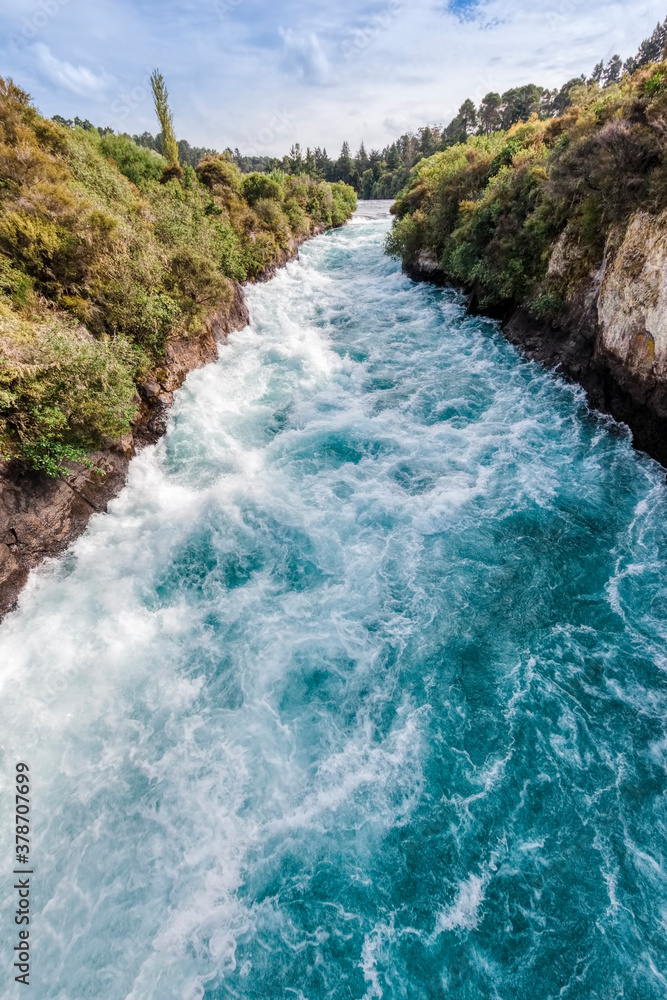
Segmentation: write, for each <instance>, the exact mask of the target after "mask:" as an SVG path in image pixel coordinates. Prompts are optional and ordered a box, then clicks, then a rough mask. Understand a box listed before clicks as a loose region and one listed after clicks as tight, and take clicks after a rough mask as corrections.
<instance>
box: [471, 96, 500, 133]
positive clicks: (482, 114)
mask: <svg viewBox="0 0 667 1000" xmlns="http://www.w3.org/2000/svg"><path fill="white" fill-rule="evenodd" d="M502 103H503V99H502V97H501V96H500V94H497V93H496V92H495V91H494V90H492V91H490V92H489V93H488V94H487V95H486V97H484V98H482V103H481V104H480V106H479V111H478V113H477V118H478V121H479V127H480V129H481V130H482V132H486V134H487V135H489V134H490V133H491V132H497V131H498V129H499V128H500V126H501V123H502V112H501V110H500V109H501V107H502Z"/></svg>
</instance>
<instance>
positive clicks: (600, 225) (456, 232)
mask: <svg viewBox="0 0 667 1000" xmlns="http://www.w3.org/2000/svg"><path fill="white" fill-rule="evenodd" d="M571 97H572V100H573V102H574V103H573V105H572V106H571V107H570V108H568V110H567V111H566V113H565V114H564V115H562V116H561V117H560V118H555V119H550V120H547V121H541V120H538V119H537V117H534V118H532V119H531V120H530V121H528V122H524V123H519V124H517V125H514V126H513V127H512V128H511V129H509V131H507V132H498V133H495V134H493V135H491V136H488V137H475V138H471V139H469V140H468V141H467V142H466V143H465V144H460V145H458V146H453V147H451V148H450V149H447V150H446V151H445V152H443V153H436V154H435V156H432V157H430V158H429V159H426V160H423V161H421V162H420V163H419V164H418V165H417V167H415V169H414V170H413V172H412V176H411V179H410V183H409V184H408V186H407V187H406V188H405V189H404V191H403V192H402V193H401V194H400V195H399V197H398V200H397V202H396V204H395V206H394V208H393V211H394V212H395V214H396V216H397V218H396V221H395V223H394V226H393V229H392V233H391V234H390V236H389V238H388V241H387V249H388V251H389V252H390V253H392V254H394V255H396V256H399V257H401V258H402V260H403V262H404V264H406V265H410V264H412V263H414V262H415V260H416V259H417V257H418V255H419V253H420V252H421V251H423V250H425V251H427V252H428V253H429V254H430V255H431V256H432V257H435V258H436V259H437V260H438V261H439V263H440V266H441V268H442V270H443V272H444V274H445V275H446V277H448V278H449V279H450V280H452V281H454V282H460V283H462V284H464V285H466V286H467V287H469V288H471V289H472V290H473V292H474V294H475V299H476V302H477V304H478V305H480V306H481V307H483V308H487V309H489V308H490V309H495V310H499V311H500V312H504V311H505V310H506V309H509V308H512V307H514V306H516V305H518V304H520V303H527V304H529V305H530V306H531V308H533V310H534V311H536V312H537V313H538V314H539V313H543V314H544V313H549V312H553V310H554V309H557V308H558V306H559V305H560V304H562V303H563V302H564V301H565V300H566V298H567V295H568V292H569V291H570V290H571V289H569V288H568V287H566V286H565V285H563V283H562V281H561V283H560V284H559V285H558V287H556V286H554V287H551V285H549V283H548V282H547V283H545V274H546V269H547V264H548V260H549V256H550V252H551V248H552V246H553V244H554V241H555V240H556V239H557V238H558V236H559V235H560V234H561V233H562V232H563V230H564V229H565V227H566V226H569V230H570V232H571V234H572V237H573V238H574V239H576V240H577V242H578V244H579V246H580V247H581V253H580V254H579V259H580V261H581V262H583V263H582V267H583V269H584V272H585V271H586V270H590V269H591V268H592V267H594V266H595V265H596V263H598V262H599V261H600V259H601V257H602V253H603V250H604V245H605V241H606V238H607V235H608V233H609V231H610V228H611V227H612V226H614V225H616V224H619V223H621V224H622V223H624V222H625V221H626V220H627V219H628V218H629V217H630V216H631V214H632V213H633V212H634V211H636V210H637V209H639V208H642V209H644V210H648V211H660V210H662V209H663V208H665V207H666V206H667V158H666V157H665V140H664V121H665V117H666V116H667V63H666V62H663V63H657V64H656V63H653V64H650V65H648V66H645V67H644V68H642V69H641V70H639V71H638V72H637V73H635V74H634V75H633V76H631V77H627V76H626V77H624V78H623V81H622V82H621V83H620V84H613V85H612V86H610V87H608V88H606V89H604V90H600V89H599V87H598V86H597V84H593V85H588V86H584V85H582V86H581V87H578V88H576V89H575V90H573V91H572V93H571ZM571 278H572V281H571V285H574V284H575V283H576V282H575V279H576V280H579V279H580V278H581V273H579V274H577V275H576V276H575V275H572V276H571Z"/></svg>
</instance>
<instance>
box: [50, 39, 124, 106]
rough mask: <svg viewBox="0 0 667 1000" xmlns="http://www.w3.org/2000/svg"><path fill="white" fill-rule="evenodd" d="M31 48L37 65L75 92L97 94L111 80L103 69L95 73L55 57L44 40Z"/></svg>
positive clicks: (57, 81) (51, 78) (54, 81)
mask: <svg viewBox="0 0 667 1000" xmlns="http://www.w3.org/2000/svg"><path fill="white" fill-rule="evenodd" d="M32 49H33V52H34V53H35V55H36V56H37V61H38V64H39V66H40V67H41V69H42V70H43V71H44V73H46V75H47V76H48V78H49V79H50V80H51V81H52V82H53V83H55V84H57V85H59V86H61V87H65V88H66V89H67V90H71V91H73V93H75V94H81V95H84V96H86V95H98V94H100V93H102V92H103V91H105V90H106V89H107V87H108V86H109V84H110V82H111V79H110V77H109V76H108V75H107V74H106V73H105V72H104V71H102V72H101V73H100V74H96V73H93V71H92V70H90V69H87V68H86V67H85V66H73V65H72V63H69V62H67V61H65V60H60V59H57V58H56V56H54V55H53V53H52V52H51V49H50V48H49V47H48V45H45V44H44V42H37V43H36V44H35V45H33V46H32Z"/></svg>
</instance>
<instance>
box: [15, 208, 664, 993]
mask: <svg viewBox="0 0 667 1000" xmlns="http://www.w3.org/2000/svg"><path fill="white" fill-rule="evenodd" d="M388 226H389V219H388V216H387V215H386V204H375V205H373V204H371V205H363V203H362V208H361V209H360V211H359V213H358V214H357V216H356V217H355V219H354V220H353V221H352V222H351V223H350V224H349V225H348V226H347V227H346V228H344V229H342V230H338V231H335V232H330V233H327V234H325V235H322V236H320V237H318V238H317V239H315V240H313V241H311V242H310V243H308V244H306V245H305V246H304V247H303V248H302V250H301V256H300V260H299V261H296V262H293V263H291V264H290V265H288V266H287V268H285V269H284V270H282V271H281V272H280V273H279V274H278V275H277V276H276V277H275V278H274V279H273V280H272V281H270V282H268V283H266V284H262V285H257V286H254V287H252V288H250V289H249V290H248V301H249V307H250V315H251V323H250V326H249V327H248V328H246V329H245V330H243V331H241V332H239V333H234V334H233V335H231V337H230V338H229V343H228V344H226V345H223V346H221V348H220V360H219V362H218V363H217V364H213V365H209V366H208V367H207V368H204V369H202V370H200V371H196V372H193V373H192V374H190V376H189V377H188V379H187V381H186V383H185V386H184V387H183V388H182V389H181V390H180V391H179V392H178V393H177V395H176V400H175V405H174V408H173V412H172V414H171V418H170V429H169V432H168V434H167V436H166V437H165V438H164V439H163V440H162V441H161V442H160V443H159V444H158V445H157V446H156V447H153V448H149V449H147V450H146V451H144V452H143V453H142V454H140V455H139V456H138V457H137V458H136V459H135V460H134V461H133V462H132V465H131V468H130V476H129V481H128V484H127V486H126V488H125V489H124V490H123V492H122V494H121V495H120V496H119V497H118V498H117V499H116V500H114V501H113V502H112V503H111V505H110V509H109V513H108V514H107V515H105V516H98V517H95V518H94V519H93V520H92V522H91V523H90V526H89V528H88V530H87V532H86V533H85V535H84V536H83V537H82V538H80V539H79V540H78V541H77V542H76V543H75V544H74V545H73V546H72V547H71V549H70V550H69V552H68V553H67V554H66V556H65V557H64V558H63V559H61V560H58V561H56V562H53V563H52V564H50V565H48V566H46V567H44V568H42V569H41V570H40V571H39V572H37V573H35V574H33V576H32V578H31V580H30V582H29V585H28V587H27V590H26V591H25V592H24V595H23V597H22V600H21V603H20V606H19V609H18V610H17V611H16V612H15V613H13V614H12V615H10V616H9V617H8V618H7V619H6V620H5V622H4V623H3V625H2V627H1V628H0V659H1V668H0V685H1V687H0V743H1V749H2V773H3V779H2V792H1V795H2V802H3V803H4V804H3V806H2V811H1V816H0V820H1V824H2V825H1V838H0V847H1V848H2V862H1V864H2V868H3V871H4V873H5V874H4V876H3V884H4V886H5V888H4V889H3V891H2V893H1V894H0V920H1V926H2V934H1V935H0V939H1V941H2V944H1V945H0V968H1V969H2V975H3V982H2V983H1V984H0V992H1V991H4V992H2V995H3V996H6V997H12V998H13V997H15V996H23V995H27V991H25V994H24V992H23V990H24V987H22V986H20V985H16V984H14V982H13V975H14V973H13V970H12V968H11V964H12V962H13V957H12V954H13V953H12V947H13V945H14V944H17V943H18V941H15V940H14V936H15V934H14V932H15V930H16V928H14V925H13V913H14V910H15V907H16V899H15V895H16V894H15V892H14V891H13V890H11V889H10V888H9V887H10V886H11V884H12V883H11V879H12V878H13V876H12V875H11V874H10V872H11V866H12V851H11V844H10V841H11V838H12V837H13V833H14V829H13V822H14V820H13V807H12V806H8V805H7V803H8V802H10V797H11V802H12V804H13V788H12V785H11V781H12V777H13V770H14V766H15V762H16V761H17V760H25V761H27V762H28V763H29V766H30V768H31V775H32V779H33V790H32V813H33V833H32V837H33V841H32V848H31V849H32V859H33V863H34V872H35V874H34V876H33V877H32V878H33V889H32V912H31V925H30V926H31V937H30V944H31V952H32V971H31V982H32V991H31V993H30V995H31V996H33V997H34V998H35V1000H83V998H86V997H90V998H95V1000H195V998H202V997H204V998H206V1000H218V998H219V1000H222V998H237V1000H251V998H252V1000H278V998H292V1000H323V998H330V1000H343V998H346V1000H348V998H350V1000H352V998H354V1000H362V998H366V1000H371V998H384V1000H398V998H405V1000H431V998H433V1000H435V998H443V1000H444V998H447V1000H464V998H465V1000H487V998H498V1000H551V998H564V1000H591V998H597V1000H617V998H628V1000H649V998H650V1000H654V998H655V1000H657V998H665V997H666V996H667V883H666V881H665V865H666V863H667V856H666V855H667V850H666V849H667V826H666V823H667V809H666V800H667V795H666V792H667V779H666V768H667V727H666V724H665V720H666V710H667V655H666V652H667V647H666V643H665V639H666V637H667V517H666V514H667V503H666V497H667V494H666V487H665V473H664V470H663V469H661V468H660V467H659V466H658V465H656V464H655V463H653V462H651V461H650V460H649V459H647V458H645V457H643V456H641V455H639V454H637V453H635V452H633V450H632V448H631V442H630V439H629V436H628V434H627V433H626V432H625V430H624V429H623V428H621V427H619V426H618V425H616V424H614V423H613V422H612V421H610V420H607V419H605V418H602V417H600V416H599V415H596V414H593V413H591V412H590V411H589V410H588V409H587V406H586V403H585V399H584V396H583V394H582V393H581V391H580V390H578V389H577V388H575V387H573V386H570V385H567V384H566V383H564V382H563V381H562V380H561V379H560V378H559V377H558V376H557V375H554V374H552V373H548V372H545V371H544V370H542V369H541V368H540V367H538V366H537V365H536V364H533V363H531V362H528V361H526V360H524V359H522V357H521V356H520V355H519V354H518V353H517V351H516V350H515V349H514V348H513V347H512V346H510V345H509V344H508V343H507V342H506V341H505V340H504V339H503V337H502V335H501V333H500V332H499V330H498V328H497V326H496V324H495V323H493V322H491V321H488V320H485V319H482V318H479V317H470V316H467V315H466V313H465V310H464V307H463V304H462V301H461V299H460V296H458V295H457V293H455V292H453V291H450V290H447V289H437V288H433V287H430V286H427V285H417V284H414V283H413V282H411V281H410V280H409V279H408V278H406V277H405V276H403V275H402V274H401V273H400V270H399V268H398V266H397V264H396V263H395V262H393V261H391V260H389V259H388V258H387V257H386V256H384V255H383V240H384V237H385V234H386V232H387V229H388Z"/></svg>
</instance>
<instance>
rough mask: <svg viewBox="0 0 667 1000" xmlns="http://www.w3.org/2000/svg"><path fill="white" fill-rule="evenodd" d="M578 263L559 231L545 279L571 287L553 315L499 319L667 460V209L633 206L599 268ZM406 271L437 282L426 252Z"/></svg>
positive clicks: (644, 447)
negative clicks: (650, 211)
mask: <svg viewBox="0 0 667 1000" xmlns="http://www.w3.org/2000/svg"><path fill="white" fill-rule="evenodd" d="M582 259H583V255H582V252H581V250H580V248H579V247H578V246H577V245H576V243H574V242H573V240H572V239H571V238H570V234H569V233H568V231H567V230H566V231H565V232H564V233H563V234H562V236H561V237H560V239H559V240H558V241H557V242H556V243H555V244H554V247H553V250H552V253H551V259H550V262H549V274H550V276H551V277H552V278H557V279H563V280H565V281H566V283H567V285H568V287H569V289H570V291H569V294H568V301H567V306H566V308H565V309H564V311H563V312H562V314H561V315H560V316H559V317H558V319H556V320H551V321H547V320H543V319H539V320H538V319H536V318H535V317H533V316H532V315H531V314H530V313H529V311H528V310H527V309H524V308H520V309H517V310H516V311H514V312H512V313H511V314H510V315H504V316H499V317H497V318H500V319H501V320H502V321H503V330H504V332H505V334H506V336H507V338H508V340H510V341H511V342H512V343H514V344H516V345H517V346H518V347H520V348H521V350H522V351H523V352H524V353H525V354H526V355H527V356H528V357H530V358H532V359H534V360H535V361H540V362H541V363H542V364H544V365H547V366H548V367H550V368H557V369H558V371H559V372H560V373H561V374H562V375H564V376H565V377H566V378H569V379H571V380H572V381H575V382H578V383H579V384H580V385H581V386H583V388H584V389H585V390H586V392H587V395H588V398H589V402H590V404H591V406H593V407H594V408H595V409H598V410H601V411H603V412H605V413H610V414H611V415H612V416H613V417H615V418H616V420H619V421H622V422H623V423H626V424H627V425H628V426H629V427H630V429H631V431H632V434H633V442H634V444H635V447H637V448H639V449H640V450H641V451H645V452H647V453H648V454H649V455H651V456H652V457H653V458H655V459H657V460H658V461H659V462H661V463H662V464H663V465H665V466H667V212H663V213H661V214H660V215H649V214H648V213H645V212H638V213H636V214H635V215H634V216H633V218H632V219H631V220H630V222H629V224H628V226H627V228H625V230H622V231H618V230H615V231H612V232H611V233H610V235H609V238H608V240H607V246H606V250H605V254H604V259H603V261H602V264H601V266H600V267H599V269H597V270H595V271H588V272H587V271H586V268H585V266H583V267H582ZM407 270H408V274H409V275H410V277H412V278H414V279H415V280H416V281H431V282H433V283H435V284H443V283H444V275H443V274H442V272H441V271H440V270H439V269H438V267H437V264H436V262H435V261H433V260H432V259H430V258H428V259H427V258H425V257H423V256H420V258H419V259H418V260H417V262H416V264H415V265H413V266H412V267H411V268H409V269H407ZM469 291H471V297H470V305H471V308H472V309H474V308H475V291H474V289H469Z"/></svg>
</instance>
